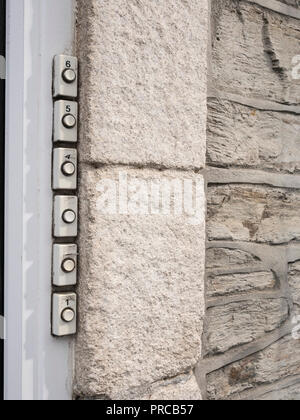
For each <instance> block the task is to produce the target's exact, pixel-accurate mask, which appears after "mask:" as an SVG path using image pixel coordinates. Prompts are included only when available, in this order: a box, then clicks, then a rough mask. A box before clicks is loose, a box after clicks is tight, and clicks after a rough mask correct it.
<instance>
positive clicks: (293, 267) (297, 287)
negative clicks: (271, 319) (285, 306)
mask: <svg viewBox="0 0 300 420" xmlns="http://www.w3.org/2000/svg"><path fill="white" fill-rule="evenodd" d="M288 282H289V286H290V290H291V293H292V297H293V302H294V304H295V305H297V307H298V309H300V261H296V262H294V263H292V264H290V265H289V273H288Z"/></svg>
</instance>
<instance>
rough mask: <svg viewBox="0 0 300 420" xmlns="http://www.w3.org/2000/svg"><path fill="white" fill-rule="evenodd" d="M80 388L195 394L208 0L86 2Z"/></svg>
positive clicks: (155, 395) (82, 11) (99, 393)
mask: <svg viewBox="0 0 300 420" xmlns="http://www.w3.org/2000/svg"><path fill="white" fill-rule="evenodd" d="M77 30H78V40H77V41H78V43H77V46H78V55H79V60H80V125H81V128H80V142H79V152H80V239H79V245H80V275H79V288H78V294H79V302H80V305H79V332H78V337H77V341H76V378H75V382H74V383H75V385H74V394H75V396H76V397H81V398H105V399H108V398H121V399H122V398H131V399H134V398H147V399H148V398H149V399H160V398H166V399H169V398H171V399H172V398H174V399H201V392H200V389H199V386H198V384H197V381H196V379H195V376H194V367H195V365H196V364H197V362H198V361H199V360H200V358H201V354H202V350H201V337H202V320H203V316H204V254H205V222H204V219H205V217H204V212H205V196H204V181H203V175H202V170H203V168H204V162H205V146H206V110H207V105H206V98H207V93H206V85H207V64H206V62H207V58H206V57H207V36H208V5H207V0H189V1H187V0H168V1H165V0H114V1H110V0H78V19H77Z"/></svg>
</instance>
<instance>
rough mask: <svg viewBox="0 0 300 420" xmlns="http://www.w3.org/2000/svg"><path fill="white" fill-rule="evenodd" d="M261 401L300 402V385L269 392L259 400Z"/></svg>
mask: <svg viewBox="0 0 300 420" xmlns="http://www.w3.org/2000/svg"><path fill="white" fill-rule="evenodd" d="M257 400H259V401H300V383H297V384H296V385H291V386H286V387H284V388H282V389H280V388H279V389H278V390H274V391H272V392H268V393H266V394H264V395H262V396H261V397H259V398H257Z"/></svg>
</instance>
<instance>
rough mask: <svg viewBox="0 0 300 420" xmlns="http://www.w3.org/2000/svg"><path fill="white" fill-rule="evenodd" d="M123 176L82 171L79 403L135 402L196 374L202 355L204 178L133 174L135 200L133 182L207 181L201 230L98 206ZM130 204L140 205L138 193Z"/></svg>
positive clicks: (184, 220)
mask: <svg viewBox="0 0 300 420" xmlns="http://www.w3.org/2000/svg"><path fill="white" fill-rule="evenodd" d="M120 171H122V173H124V168H123V167H122V168H114V169H109V168H108V169H102V170H101V169H99V170H95V169H93V168H88V167H85V166H84V165H82V174H81V209H80V214H81V219H82V220H84V223H81V233H80V248H81V249H80V257H81V258H80V261H81V264H80V284H79V296H80V300H79V301H80V305H79V315H80V319H79V333H78V338H77V346H76V381H75V383H76V389H75V393H76V395H84V396H94V395H105V396H107V397H110V398H126V396H128V395H129V394H130V393H132V390H136V389H138V388H139V387H144V386H146V385H147V384H151V383H153V382H156V381H159V380H162V379H164V378H168V377H174V376H178V375H179V374H182V373H184V372H186V371H188V370H189V369H191V368H192V367H193V366H194V365H195V364H196V362H197V361H198V360H199V358H200V355H201V335H202V318H203V313H204V290H203V289H204V281H203V275H204V251H205V250H204V248H205V227H204V185H203V179H202V177H201V175H196V174H192V175H189V174H188V173H186V172H182V171H179V172H176V171H175V172H174V171H166V172H161V171H155V170H133V169H132V170H128V185H129V186H128V190H130V191H131V192H132V194H135V192H134V191H133V189H132V188H131V187H130V182H131V180H134V179H140V180H141V179H142V180H143V181H144V182H147V183H148V185H149V181H150V180H152V181H159V180H161V179H162V178H165V179H169V180H172V179H180V180H183V179H186V178H190V179H193V180H195V181H196V180H199V183H200V185H201V194H200V197H199V198H200V213H199V218H198V221H199V223H200V224H198V225H194V224H191V220H193V219H191V217H190V216H188V215H182V216H175V215H170V214H169V215H162V214H158V215H134V214H133V215H119V214H106V212H105V211H102V210H103V209H104V207H103V208H102V207H101V206H100V202H99V198H100V197H104V195H105V193H107V191H106V190H105V189H103V190H101V187H100V185H99V182H100V181H102V183H103V182H104V180H106V179H109V180H111V181H118V179H119V172H120ZM101 185H102V184H101ZM97 190H98V191H97ZM101 191H102V193H101ZM103 194H104V195H103ZM110 196H111V195H109V197H110ZM143 198H144V197H143ZM129 199H130V200H132V201H131V204H132V202H133V201H134V195H130V194H129ZM99 206H100V207H99ZM101 209H102V210H101Z"/></svg>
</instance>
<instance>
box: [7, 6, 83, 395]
mask: <svg viewBox="0 0 300 420" xmlns="http://www.w3.org/2000/svg"><path fill="white" fill-rule="evenodd" d="M74 28H75V0H42V1H41V0H7V51H6V55H7V59H6V62H7V79H6V170H5V177H6V178H5V186H6V193H5V218H6V219H5V320H6V340H5V343H4V347H5V349H4V354H5V356H4V392H5V399H6V400H69V399H71V398H72V376H73V340H72V339H70V338H64V339H56V338H54V337H52V336H51V334H50V323H51V322H50V312H51V248H52V246H51V244H52V240H51V225H52V220H51V219H52V192H51V154H52V153H51V152H52V142H51V133H52V97H51V82H52V59H53V57H54V55H56V54H62V53H66V54H70V55H72V54H73V53H74V39H75V36H74V35H75V34H74Z"/></svg>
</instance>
